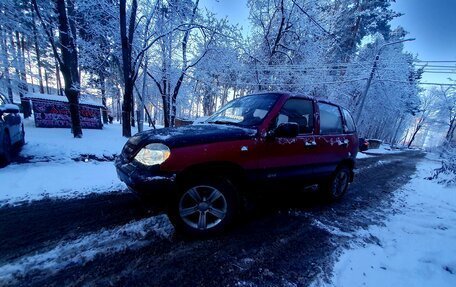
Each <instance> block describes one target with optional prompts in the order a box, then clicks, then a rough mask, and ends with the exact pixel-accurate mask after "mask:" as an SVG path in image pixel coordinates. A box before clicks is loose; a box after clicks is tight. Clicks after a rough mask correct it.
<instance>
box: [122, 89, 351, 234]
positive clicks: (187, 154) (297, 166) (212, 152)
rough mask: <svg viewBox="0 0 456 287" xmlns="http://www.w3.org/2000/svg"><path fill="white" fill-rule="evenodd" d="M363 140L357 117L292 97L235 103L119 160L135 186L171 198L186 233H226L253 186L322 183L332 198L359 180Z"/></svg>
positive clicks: (144, 139)
mask: <svg viewBox="0 0 456 287" xmlns="http://www.w3.org/2000/svg"><path fill="white" fill-rule="evenodd" d="M357 152H358V136H357V134H356V127H355V124H354V121H353V119H352V117H351V115H350V113H349V112H348V111H347V110H346V109H344V108H342V107H340V106H338V105H335V104H333V103H331V102H328V101H324V100H317V99H315V98H311V97H307V96H302V95H296V94H290V93H261V94H254V95H248V96H244V97H241V98H238V99H235V100H233V101H231V102H230V103H228V104H227V105H225V106H224V107H223V108H221V109H220V110H219V111H217V112H216V113H214V114H213V115H212V116H210V117H209V118H208V119H207V120H206V121H205V122H203V123H202V124H199V125H190V126H185V127H179V128H164V129H157V130H149V131H145V132H142V133H138V134H136V135H135V136H133V137H131V138H130V139H129V140H128V142H127V143H126V144H125V147H124V148H123V150H122V153H121V155H120V156H119V157H118V158H117V159H116V167H117V173H118V175H119V177H120V179H121V180H122V181H124V182H125V183H126V184H127V185H128V186H129V187H130V188H131V189H133V190H135V191H136V192H138V193H140V194H142V195H145V194H150V193H155V194H157V193H160V194H162V195H163V194H165V195H167V198H169V199H170V201H169V209H168V210H169V212H168V215H169V218H170V220H171V222H172V223H173V224H174V225H175V227H176V228H177V229H178V230H180V231H183V232H185V233H190V234H193V235H206V234H211V233H214V232H219V231H221V230H223V229H224V227H226V226H227V225H228V224H229V223H230V222H231V221H232V220H233V218H234V216H235V214H236V213H237V212H238V211H239V210H240V207H241V205H240V203H241V202H242V200H240V199H243V198H244V197H243V195H244V192H246V190H249V188H245V187H246V186H249V184H252V183H253V184H255V185H258V184H260V183H261V184H263V183H266V184H267V185H270V184H272V183H277V182H279V183H284V182H286V183H290V182H299V183H305V184H320V187H321V190H322V192H324V193H325V195H326V196H328V198H329V199H331V200H337V199H339V198H340V197H342V196H343V195H344V193H345V192H346V190H347V187H348V184H349V183H350V182H351V181H352V180H353V168H354V164H355V158H356V154H357Z"/></svg>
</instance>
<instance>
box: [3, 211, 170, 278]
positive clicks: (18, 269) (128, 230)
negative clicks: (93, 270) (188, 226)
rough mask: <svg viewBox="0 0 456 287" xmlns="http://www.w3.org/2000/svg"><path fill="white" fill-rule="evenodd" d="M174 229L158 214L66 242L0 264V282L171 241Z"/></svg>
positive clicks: (53, 271) (56, 270)
mask: <svg viewBox="0 0 456 287" xmlns="http://www.w3.org/2000/svg"><path fill="white" fill-rule="evenodd" d="M173 230H174V229H173V227H172V225H171V223H170V222H169V220H168V218H167V217H166V216H165V215H158V216H152V217H149V218H145V219H142V220H138V221H132V222H130V223H128V224H126V225H123V226H120V227H115V228H112V229H102V230H101V231H100V232H96V233H90V234H88V235H85V236H82V237H79V238H77V239H75V240H71V241H64V242H62V243H60V244H58V245H57V246H55V247H54V248H53V249H51V250H48V251H45V252H42V253H37V254H35V255H31V256H24V257H22V258H20V259H18V260H16V261H15V262H12V263H8V264H5V265H3V266H0V285H3V284H5V285H6V284H14V282H15V281H16V279H19V278H21V277H24V276H25V275H27V274H29V273H32V272H33V273H35V272H43V271H44V272H49V273H52V274H54V273H57V272H58V271H60V270H63V269H65V268H67V267H69V266H73V265H83V264H85V263H87V262H89V261H91V260H93V259H94V258H95V257H97V256H99V255H102V254H112V253H116V252H119V251H122V250H126V249H132V250H133V249H137V248H141V247H143V246H145V245H147V244H150V243H151V242H154V241H156V240H159V239H167V240H170V238H171V236H172V234H173Z"/></svg>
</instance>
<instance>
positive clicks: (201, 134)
mask: <svg viewBox="0 0 456 287" xmlns="http://www.w3.org/2000/svg"><path fill="white" fill-rule="evenodd" d="M256 133H257V130H256V129H248V128H241V127H236V126H229V125H216V124H201V125H189V126H184V127H177V128H163V129H156V130H147V131H144V132H141V133H137V134H136V135H134V136H132V137H131V138H130V139H129V140H128V141H127V143H126V144H125V147H124V149H123V151H122V153H123V155H124V156H125V157H126V158H131V157H133V156H134V155H135V154H136V153H137V152H138V151H139V149H141V148H142V147H144V146H146V145H147V144H150V143H163V144H165V145H167V146H168V147H169V148H170V149H172V148H178V147H185V146H192V145H200V144H209V143H215V142H223V141H232V140H242V139H248V138H252V137H254V136H255V135H256Z"/></svg>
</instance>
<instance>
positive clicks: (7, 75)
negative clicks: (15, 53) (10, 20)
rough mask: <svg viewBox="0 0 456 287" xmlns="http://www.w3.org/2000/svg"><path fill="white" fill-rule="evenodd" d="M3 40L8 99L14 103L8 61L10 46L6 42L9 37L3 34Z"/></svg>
mask: <svg viewBox="0 0 456 287" xmlns="http://www.w3.org/2000/svg"><path fill="white" fill-rule="evenodd" d="M2 38H3V41H2V54H3V56H2V64H3V68H4V70H3V71H4V74H5V80H6V89H7V92H8V98H9V99H10V101H11V102H13V89H12V87H11V76H10V73H9V66H10V64H9V61H8V46H7V44H8V43H7V41H6V38H7V35H6V33H4V32H3V33H2Z"/></svg>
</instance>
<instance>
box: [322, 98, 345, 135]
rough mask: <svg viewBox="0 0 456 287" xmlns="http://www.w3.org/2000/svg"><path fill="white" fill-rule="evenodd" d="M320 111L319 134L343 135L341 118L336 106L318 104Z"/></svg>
mask: <svg viewBox="0 0 456 287" xmlns="http://www.w3.org/2000/svg"><path fill="white" fill-rule="evenodd" d="M318 108H319V109H320V134H341V133H343V125H342V116H341V114H340V110H339V108H338V107H337V106H334V105H330V104H326V103H318Z"/></svg>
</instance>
